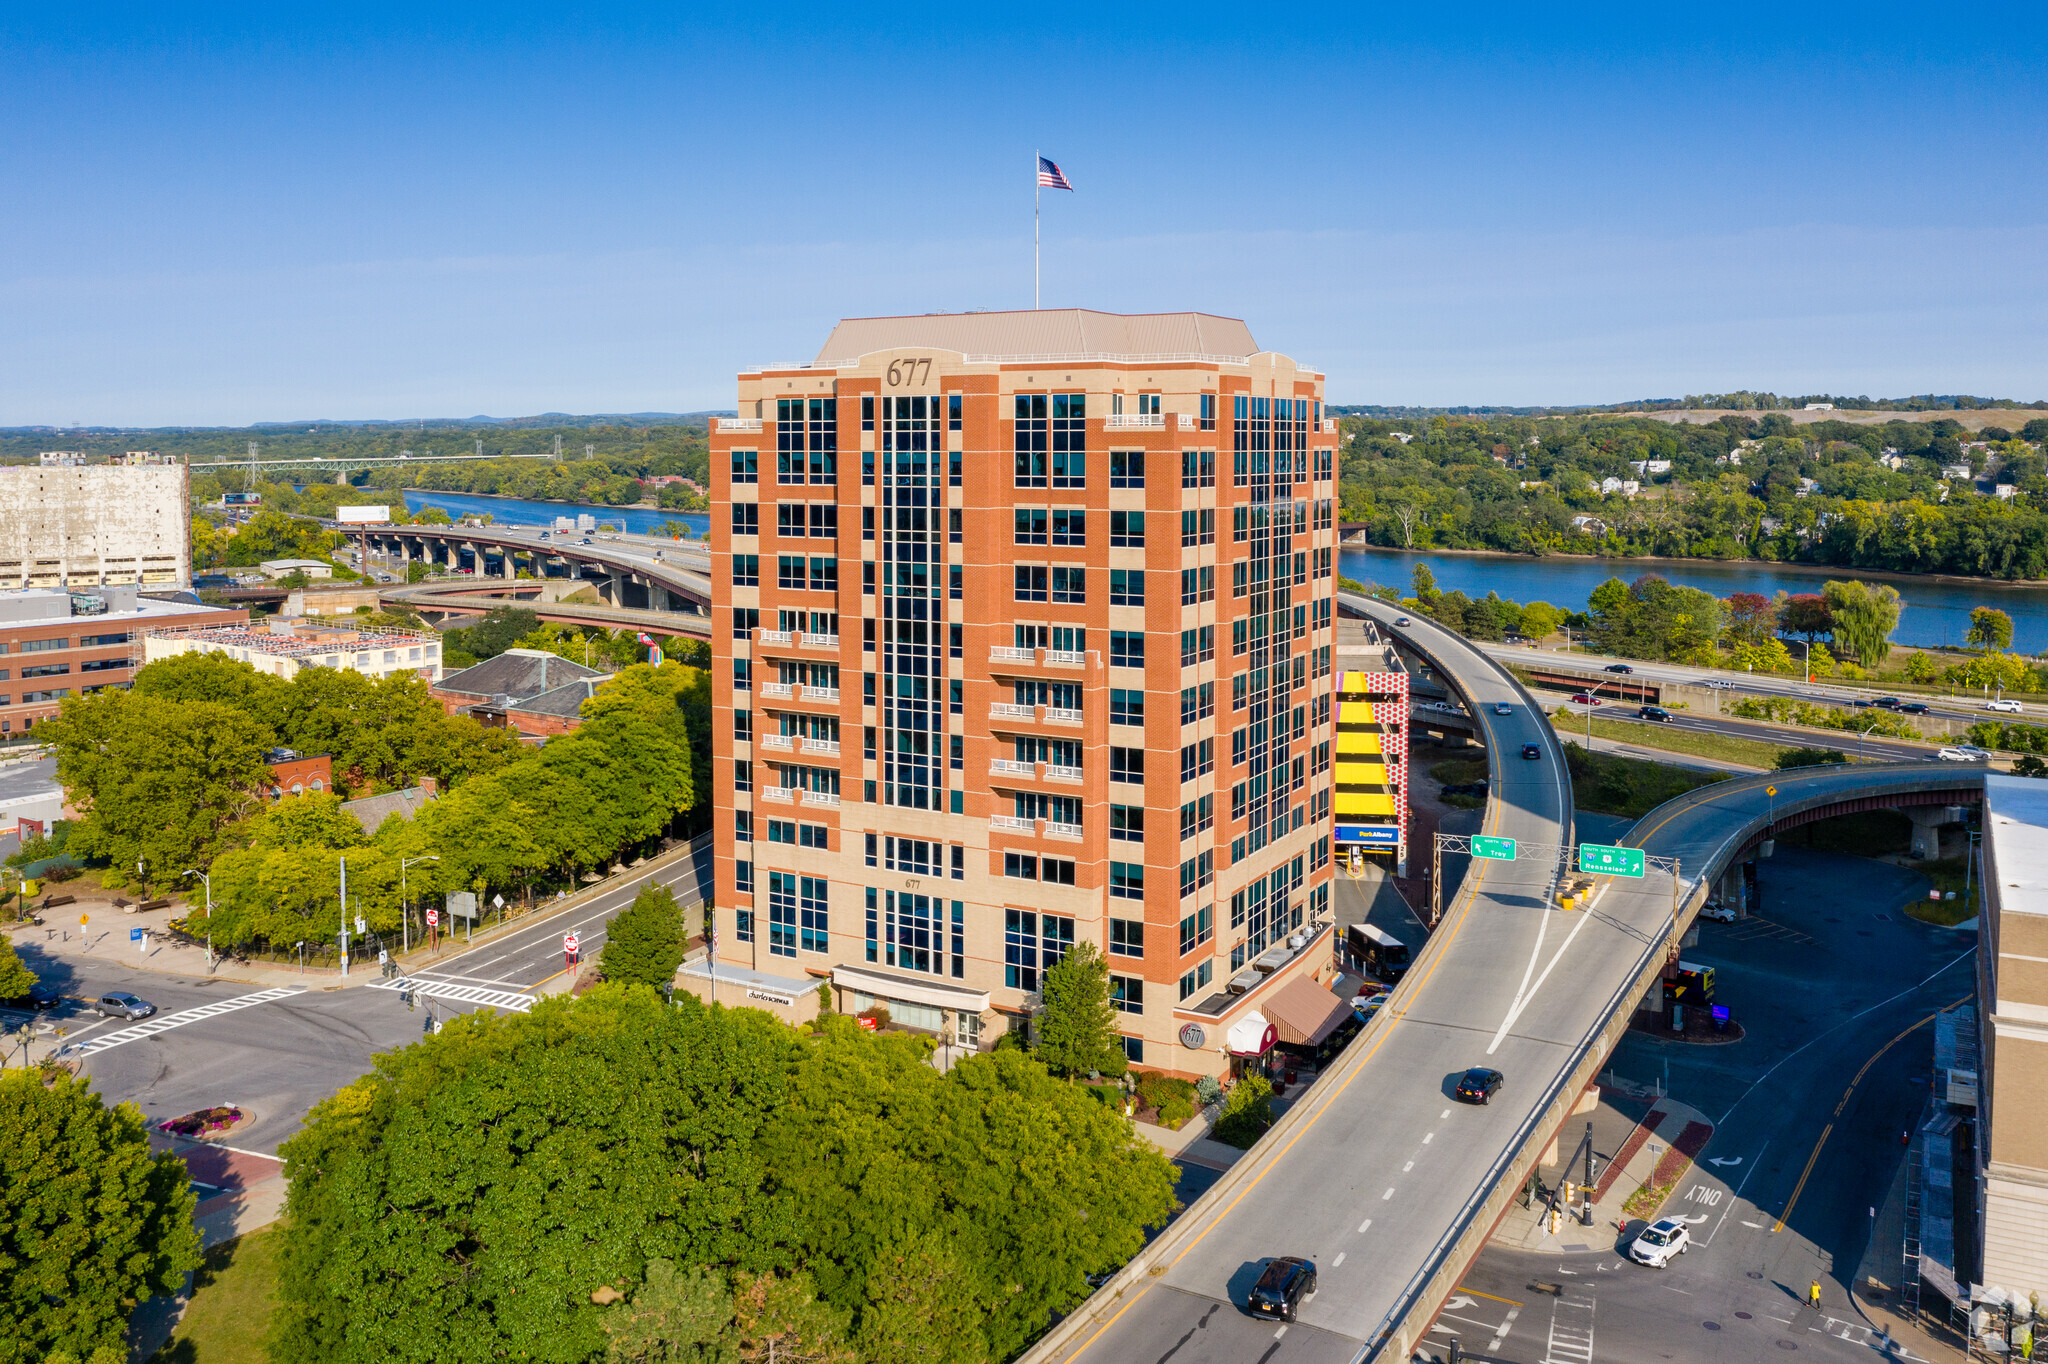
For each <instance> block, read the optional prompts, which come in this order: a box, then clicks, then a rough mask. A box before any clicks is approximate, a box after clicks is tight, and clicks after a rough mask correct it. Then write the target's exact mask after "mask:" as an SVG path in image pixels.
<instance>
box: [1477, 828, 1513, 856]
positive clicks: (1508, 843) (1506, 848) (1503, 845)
mask: <svg viewBox="0 0 2048 1364" xmlns="http://www.w3.org/2000/svg"><path fill="white" fill-rule="evenodd" d="M1472 855H1473V856H1474V857H1491V858H1493V859H1495V860H1496V861H1500V862H1512V861H1514V860H1515V840H1514V839H1512V838H1488V837H1486V836H1485V835H1483V834H1474V835H1473V836H1472Z"/></svg>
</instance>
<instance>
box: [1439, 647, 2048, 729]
mask: <svg viewBox="0 0 2048 1364" xmlns="http://www.w3.org/2000/svg"><path fill="white" fill-rule="evenodd" d="M1477 647H1479V648H1480V649H1483V650H1484V651H1485V652H1486V653H1487V654H1488V655H1490V656H1491V657H1493V658H1495V659H1498V660H1499V661H1501V662H1503V663H1516V664H1520V665H1521V666H1523V667H1532V666H1536V665H1539V664H1540V665H1542V666H1545V667H1551V668H1560V669H1565V670H1569V671H1572V672H1583V673H1585V674H1586V675H1587V680H1588V681H1593V682H1607V683H1612V682H1615V681H1618V680H1620V679H1619V678H1618V677H1617V676H1616V675H1615V674H1611V673H1608V672H1607V671H1606V668H1607V666H1608V664H1609V663H1611V662H1612V661H1613V660H1612V659H1610V658H1609V657H1607V656H1606V655H1602V654H1575V653H1567V652H1565V651H1564V650H1562V649H1531V648H1528V647H1527V646H1517V645H1512V644H1481V645H1478V646H1477ZM1628 664H1629V667H1630V668H1631V669H1633V671H1632V672H1631V673H1630V674H1629V676H1631V677H1633V678H1636V679H1640V680H1642V681H1648V682H1679V683H1684V684H1686V685H1688V686H1695V687H1696V686H1701V685H1703V684H1704V683H1706V682H1707V681H1709V680H1713V681H1719V682H1725V683H1727V684H1728V688H1727V690H1728V692H1729V694H1731V695H1738V696H1739V695H1745V694H1748V695H1756V696H1790V697H1796V698H1798V699H1800V700H1802V701H1818V702H1824V703H1826V704H1829V705H1836V706H1850V705H1854V704H1855V702H1856V700H1857V699H1858V698H1862V699H1865V700H1868V699H1870V698H1872V697H1878V696H1888V695H1896V696H1898V697H1899V698H1900V699H1902V700H1908V701H1925V702H1926V703H1927V705H1928V710H1929V713H1930V714H1932V715H1936V716H1940V717H1942V718H1944V719H1950V720H1963V721H1968V722H1973V723H1974V722H1975V721H1978V720H1987V719H2006V720H2027V719H2031V720H2032V721H2033V722H2034V723H2037V724H2040V723H2048V706H2042V705H2039V704H2026V705H2024V706H2023V707H2022V709H2021V711H2020V712H2019V713H2017V714H2012V713H2007V714H2003V715H2001V714H2000V713H1998V712H1995V711H1987V710H1985V709H1984V707H1983V704H1982V698H1978V699H1976V700H1972V699H1970V698H1968V697H1941V696H1936V695H1930V694H1927V693H1922V692H1912V693H1908V692H1889V691H1887V690H1886V689H1885V688H1884V687H1882V686H1876V685H1872V686H1864V687H1858V686H1851V685H1849V684H1847V683H1840V682H1830V681H1826V680H1816V681H1813V682H1808V681H1807V680H1806V679H1805V678H1803V677H1773V676H1770V675H1768V674H1759V673H1744V672H1732V671H1728V670H1726V669H1720V668H1692V667H1687V666H1685V665H1684V664H1679V663H1644V662H1637V661H1636V660H1635V659H1630V660H1628Z"/></svg>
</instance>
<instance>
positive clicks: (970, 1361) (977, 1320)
mask: <svg viewBox="0 0 2048 1364" xmlns="http://www.w3.org/2000/svg"><path fill="white" fill-rule="evenodd" d="M867 1296H868V1306H867V1309H866V1310H865V1311H863V1312H862V1313H861V1318H860V1334H859V1336H858V1338H857V1340H856V1342H855V1343H856V1344H857V1345H858V1346H859V1349H860V1357H861V1358H862V1359H863V1360H888V1361H891V1364H897V1362H898V1361H900V1362H901V1364H988V1360H989V1349H988V1342H987V1341H986V1340H985V1339H983V1337H982V1334H981V1304H980V1302H979V1301H978V1300H977V1297H976V1293H975V1289H974V1278H973V1275H972V1273H971V1272H970V1270H969V1268H968V1266H967V1265H965V1264H964V1263H963V1262H962V1261H961V1258H960V1253H959V1251H958V1249H957V1248H956V1247H955V1246H954V1245H953V1243H952V1242H951V1241H949V1240H947V1239H946V1238H945V1237H944V1236H942V1235H939V1234H938V1233H936V1232H933V1231H928V1230H913V1231H911V1232H909V1233H908V1234H907V1235H906V1236H905V1238H904V1240H903V1241H901V1242H900V1243H898V1244H895V1245H891V1246H886V1247H884V1248H883V1249H882V1250H881V1251H880V1252H879V1253H878V1254H877V1255H876V1256H875V1262H874V1264H873V1265H872V1266H871V1267H870V1268H869V1270H868V1284H867Z"/></svg>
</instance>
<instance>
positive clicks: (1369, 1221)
mask: <svg viewBox="0 0 2048 1364" xmlns="http://www.w3.org/2000/svg"><path fill="white" fill-rule="evenodd" d="M1371 1225H1372V1219H1371V1218H1370V1217H1368V1218H1366V1219H1365V1220H1364V1221H1363V1222H1360V1223H1359V1224H1358V1234H1359V1235H1360V1236H1363V1235H1365V1229H1366V1228H1367V1227H1369V1226H1371Z"/></svg>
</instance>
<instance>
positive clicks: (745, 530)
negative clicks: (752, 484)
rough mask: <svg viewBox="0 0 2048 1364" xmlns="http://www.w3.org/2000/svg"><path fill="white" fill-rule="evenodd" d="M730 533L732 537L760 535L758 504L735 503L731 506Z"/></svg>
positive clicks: (759, 505)
mask: <svg viewBox="0 0 2048 1364" xmlns="http://www.w3.org/2000/svg"><path fill="white" fill-rule="evenodd" d="M732 533H733V534H734V535H759V534H760V533H761V504H760V503H758V502H735V503H733V504H732Z"/></svg>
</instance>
